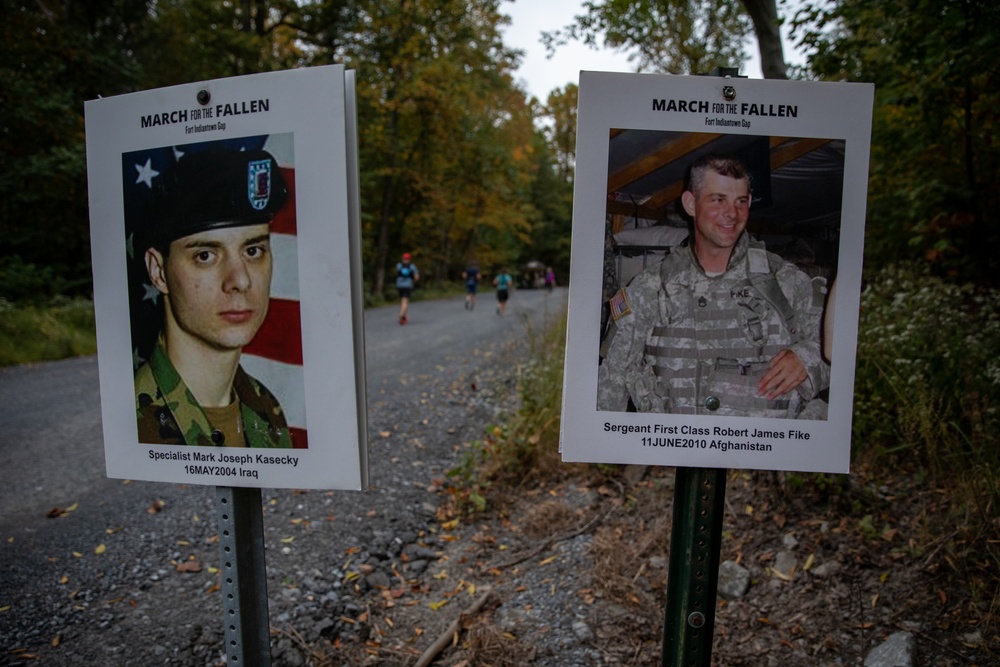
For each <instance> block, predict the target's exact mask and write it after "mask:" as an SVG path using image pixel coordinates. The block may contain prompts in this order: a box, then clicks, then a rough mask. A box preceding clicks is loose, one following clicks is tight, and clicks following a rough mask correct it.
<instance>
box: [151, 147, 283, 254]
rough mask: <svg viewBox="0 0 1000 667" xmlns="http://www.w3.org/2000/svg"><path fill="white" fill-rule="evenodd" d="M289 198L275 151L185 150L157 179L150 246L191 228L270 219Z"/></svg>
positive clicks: (197, 229) (162, 244) (192, 230)
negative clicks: (171, 167)
mask: <svg viewBox="0 0 1000 667" xmlns="http://www.w3.org/2000/svg"><path fill="white" fill-rule="evenodd" d="M287 199H288V186H287V185H286V184H285V179H284V177H283V176H282V175H281V169H280V168H279V167H278V163H277V161H276V160H275V159H274V156H273V155H271V154H270V153H268V152H267V151H263V150H247V151H239V152H237V151H206V152H202V153H193V154H191V155H185V156H183V157H181V159H180V160H179V161H178V162H177V164H176V165H175V166H174V167H173V169H171V170H170V171H169V172H168V173H167V174H165V175H164V177H163V178H160V179H157V182H156V184H155V185H154V192H153V198H152V208H151V210H150V215H149V216H148V218H147V221H146V223H147V225H148V227H147V229H146V232H147V242H146V243H145V246H146V247H147V248H148V247H160V248H162V247H165V246H168V245H169V244H170V243H172V242H173V241H176V240H177V239H179V238H183V237H185V236H190V235H191V234H197V233H199V232H204V231H208V230H211V229H222V228H226V227H247V226H250V225H260V224H267V223H270V222H271V220H272V219H273V218H274V214H275V213H276V212H277V211H278V209H280V208H281V207H282V206H284V204H285V202H286V201H287Z"/></svg>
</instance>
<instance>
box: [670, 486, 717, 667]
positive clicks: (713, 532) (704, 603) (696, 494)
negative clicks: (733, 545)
mask: <svg viewBox="0 0 1000 667" xmlns="http://www.w3.org/2000/svg"><path fill="white" fill-rule="evenodd" d="M726 474H727V471H726V470H725V469H716V468H678V469H677V474H676V477H675V481H674V516H673V526H672V532H671V538H670V569H669V571H668V573H667V607H666V617H665V619H664V623H663V655H662V658H663V659H662V663H661V664H662V666H663V667H709V665H711V662H712V636H713V632H714V629H715V598H716V592H717V589H718V584H719V554H720V553H721V547H722V518H723V513H724V510H725V501H726Z"/></svg>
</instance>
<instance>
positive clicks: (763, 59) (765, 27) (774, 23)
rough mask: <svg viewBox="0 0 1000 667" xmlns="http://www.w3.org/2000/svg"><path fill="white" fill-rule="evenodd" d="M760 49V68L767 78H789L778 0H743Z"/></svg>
mask: <svg viewBox="0 0 1000 667" xmlns="http://www.w3.org/2000/svg"><path fill="white" fill-rule="evenodd" d="M743 6H744V7H746V10H747V13H748V14H750V19H751V20H752V21H753V29H754V32H755V33H756V34H757V45H758V48H759V50H760V69H761V71H762V72H763V73H764V78H765V79H787V78H788V68H787V66H786V65H785V54H784V51H783V49H782V48H781V28H780V26H779V25H778V7H777V2H776V0H743Z"/></svg>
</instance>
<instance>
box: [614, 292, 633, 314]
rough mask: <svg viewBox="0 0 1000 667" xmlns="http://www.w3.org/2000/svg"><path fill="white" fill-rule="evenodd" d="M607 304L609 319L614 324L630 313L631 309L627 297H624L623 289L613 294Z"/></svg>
mask: <svg viewBox="0 0 1000 667" xmlns="http://www.w3.org/2000/svg"><path fill="white" fill-rule="evenodd" d="M609 303H610V305H611V319H613V320H614V321H615V322H617V321H618V320H619V319H621V318H622V317H625V316H626V315H629V314H631V312H632V309H631V308H629V305H628V297H626V296H625V290H623V289H620V290H618V291H617V292H615V295H614V296H613V297H611V301H610V302H609Z"/></svg>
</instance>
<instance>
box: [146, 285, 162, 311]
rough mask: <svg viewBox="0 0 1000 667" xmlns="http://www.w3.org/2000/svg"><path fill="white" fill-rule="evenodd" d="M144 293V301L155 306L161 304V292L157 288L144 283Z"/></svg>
mask: <svg viewBox="0 0 1000 667" xmlns="http://www.w3.org/2000/svg"><path fill="white" fill-rule="evenodd" d="M142 291H143V294H142V300H143V301H152V302H153V305H154V306H155V305H156V304H157V303H159V299H160V290H158V289H156V288H155V287H153V286H152V285H151V284H150V283H145V282H144V283H143V284H142Z"/></svg>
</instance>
